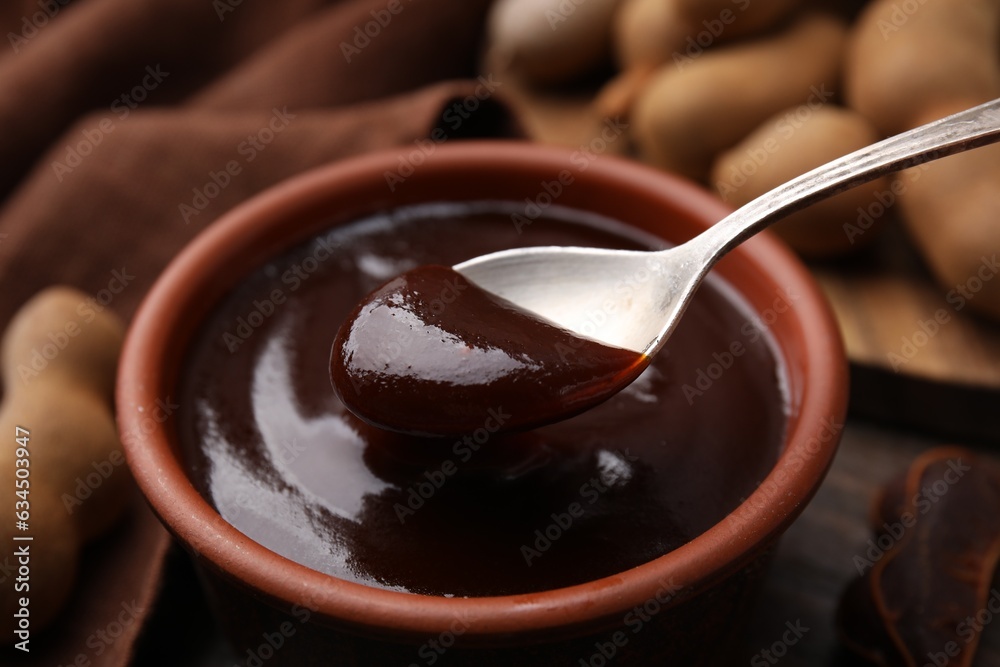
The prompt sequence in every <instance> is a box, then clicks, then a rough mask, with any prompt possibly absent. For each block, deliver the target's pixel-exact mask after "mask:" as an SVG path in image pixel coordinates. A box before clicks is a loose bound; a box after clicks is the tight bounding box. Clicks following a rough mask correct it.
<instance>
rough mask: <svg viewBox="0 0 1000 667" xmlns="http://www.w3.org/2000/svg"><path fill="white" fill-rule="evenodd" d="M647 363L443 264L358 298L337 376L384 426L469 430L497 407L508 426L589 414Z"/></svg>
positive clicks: (343, 394) (356, 404) (450, 432)
mask: <svg viewBox="0 0 1000 667" xmlns="http://www.w3.org/2000/svg"><path fill="white" fill-rule="evenodd" d="M642 360H643V355H642V354H641V353H637V352H633V351H630V350H623V349H621V348H617V347H610V346H607V345H602V344H601V343H599V342H597V341H594V340H591V339H588V338H583V337H581V336H577V335H576V334H574V333H573V332H571V331H568V330H566V329H563V328H562V327H560V326H558V325H556V324H553V323H551V322H548V321H547V320H545V319H544V318H542V317H539V316H537V315H535V314H533V313H531V312H529V311H526V310H523V309H521V308H519V307H517V306H516V305H514V304H513V303H511V302H509V301H507V300H505V299H502V298H501V297H498V296H497V295H495V294H492V293H491V292H488V291H486V290H483V289H480V288H479V287H478V286H476V285H475V284H474V283H472V282H470V281H469V280H467V279H466V278H465V276H463V275H462V274H460V273H458V272H457V271H455V270H453V269H451V268H450V267H447V266H440V265H433V264H432V265H426V266H420V267H417V268H416V269H413V270H411V271H407V272H406V273H404V274H403V275H401V276H398V277H396V278H393V279H392V280H390V281H389V282H388V283H386V284H385V285H383V286H382V287H380V288H379V289H377V290H375V291H374V292H373V293H372V294H370V295H369V296H367V297H365V299H364V300H363V301H362V302H361V303H360V304H358V307H357V308H356V309H355V310H354V311H352V312H351V314H350V315H349V316H348V318H347V321H346V322H345V323H344V324H343V325H342V326H341V328H340V331H339V332H338V333H337V338H336V340H335V341H334V343H333V351H332V354H331V359H330V376H331V378H332V381H333V385H334V388H335V389H336V390H337V395H338V396H339V397H340V399H341V400H342V401H343V402H344V405H345V406H347V408H348V409H349V410H351V412H353V413H354V414H356V415H358V416H359V417H361V418H362V419H364V420H365V421H367V422H368V423H370V424H372V425H374V426H378V427H381V428H385V429H389V430H392V431H397V432H400V433H408V434H411V435H425V436H435V437H440V436H460V435H462V434H465V433H471V432H473V431H475V430H476V429H477V428H479V427H480V426H482V424H483V420H484V419H486V418H487V416H488V412H487V411H488V410H489V409H490V408H491V407H495V406H497V405H502V406H504V408H505V409H506V410H507V412H509V413H510V416H509V418H506V419H505V420H504V423H503V424H501V425H500V430H501V431H503V432H510V431H516V430H522V429H524V428H526V427H529V426H537V425H539V424H547V423H550V422H555V421H558V420H560V419H563V418H566V417H569V416H572V415H574V414H578V413H580V412H583V411H584V410H586V409H587V408H590V407H593V406H594V405H597V404H598V403H601V402H603V400H604V397H605V396H606V395H607V394H608V393H611V392H614V391H616V390H617V389H618V388H620V387H623V386H624V385H625V384H626V383H627V381H628V378H629V377H631V375H632V374H631V373H630V371H631V370H632V369H633V368H635V367H636V366H637V365H638V364H639V363H640V362H642Z"/></svg>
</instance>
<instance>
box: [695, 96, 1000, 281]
mask: <svg viewBox="0 0 1000 667" xmlns="http://www.w3.org/2000/svg"><path fill="white" fill-rule="evenodd" d="M996 141H1000V99H997V100H993V101H992V102H987V103H985V104H981V105H979V106H977V107H973V108H971V109H967V110H965V111H962V112H960V113H957V114H954V115H952V116H948V117H947V118H942V119H941V120H937V121H934V122H932V123H928V124H927V125H921V126H920V127H917V128H914V129H912V130H909V131H907V132H903V133H901V134H897V135H895V136H893V137H889V138H888V139H885V140H883V141H880V142H878V143H876V144H872V145H871V146H867V147H865V148H862V149H861V150H858V151H855V152H853V153H851V154H849V155H845V156H844V157H841V158H838V159H836V160H834V161H832V162H828V163H826V164H824V165H822V166H820V167H817V168H816V169H813V170H812V171H809V172H806V173H805V174H803V175H802V176H799V177H798V178H795V179H793V180H791V181H788V182H787V183H785V184H784V185H781V186H778V187H777V188H775V189H774V190H771V191H770V192H767V193H765V194H763V195H761V196H760V197H758V198H757V199H755V200H753V201H751V202H750V203H749V204H747V205H746V206H743V207H742V208H740V209H739V210H738V211H736V212H735V213H732V214H731V215H729V216H727V217H725V218H723V219H722V220H721V221H719V222H718V223H717V224H716V225H714V226H713V227H712V228H710V229H709V230H708V231H706V232H704V233H702V234H701V235H700V236H698V237H697V238H696V239H693V240H692V241H691V243H692V245H697V246H698V247H699V248H703V249H704V253H705V256H704V260H705V263H706V265H707V266H711V264H713V263H714V262H715V261H716V260H717V259H719V258H720V257H722V256H723V255H724V254H726V253H727V252H729V251H730V250H732V249H733V248H734V247H736V246H737V245H739V244H740V243H742V242H743V241H745V240H746V239H748V238H749V237H751V236H753V235H754V234H756V233H757V232H759V231H760V230H762V229H764V228H766V227H768V226H770V225H771V224H773V223H775V222H777V221H778V220H780V219H782V218H784V217H785V216H787V215H789V214H791V213H794V212H795V211H798V210H800V209H803V208H805V207H807V206H809V205H810V204H813V203H815V202H817V201H820V200H823V199H826V198H827V197H831V196H833V195H835V194H837V193H839V192H843V191H844V190H849V189H850V188H853V187H855V186H858V185H861V184H862V183H867V182H868V181H872V180H874V179H876V178H878V177H880V176H884V175H885V174H888V173H891V172H894V171H899V170H901V169H907V168H909V167H914V166H916V165H918V164H923V163H924V162H930V161H932V160H937V159H939V158H943V157H946V156H948V155H953V154H955V153H960V152H962V151H966V150H969V149H971V148H978V147H980V146H986V145H988V144H992V143H994V142H996Z"/></svg>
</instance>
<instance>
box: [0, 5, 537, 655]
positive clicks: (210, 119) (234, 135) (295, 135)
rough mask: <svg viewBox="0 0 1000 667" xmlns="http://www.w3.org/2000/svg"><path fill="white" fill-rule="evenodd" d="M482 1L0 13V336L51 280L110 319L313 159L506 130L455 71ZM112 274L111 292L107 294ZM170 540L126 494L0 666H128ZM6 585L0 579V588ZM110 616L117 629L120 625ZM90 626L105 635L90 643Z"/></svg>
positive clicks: (497, 112)
mask: <svg viewBox="0 0 1000 667" xmlns="http://www.w3.org/2000/svg"><path fill="white" fill-rule="evenodd" d="M488 4H489V0H461V1H458V0H341V1H339V2H337V1H329V0H328V1H324V0H281V1H280V2H265V1H264V0H142V1H141V2H134V1H132V0H73V1H72V2H69V0H20V1H18V2H8V3H3V5H2V6H0V34H2V35H3V36H4V43H3V44H0V127H2V128H3V130H4V131H3V132H0V157H2V159H0V197H3V199H2V204H0V287H2V291H0V324H4V325H5V324H6V323H7V322H8V321H9V320H10V317H11V316H12V314H13V313H14V312H15V311H16V310H17V308H18V307H19V306H20V305H21V304H22V303H24V302H25V301H26V300H27V299H28V298H30V297H31V296H32V295H33V294H34V293H35V292H37V291H38V290H40V289H42V288H43V287H45V286H47V285H50V284H56V283H63V284H70V285H74V286H76V287H78V288H80V289H82V290H84V291H86V292H88V293H90V294H92V295H94V296H95V298H97V299H98V300H99V301H100V302H102V303H106V305H107V307H109V308H111V309H112V310H114V311H115V312H117V313H118V314H119V315H121V316H122V317H124V318H126V319H128V318H129V317H130V316H131V315H132V314H133V312H134V311H135V309H136V307H137V306H138V304H139V302H140V301H141V300H142V298H143V296H144V294H145V293H146V291H147V290H148V288H149V287H150V285H151V284H152V283H153V281H154V280H155V279H156V277H157V275H158V274H159V273H160V271H161V270H162V269H163V268H164V266H165V265H166V264H167V263H168V262H169V261H170V259H171V258H172V257H173V256H174V255H175V254H176V253H177V252H178V251H179V250H180V249H181V248H182V247H183V246H184V244H185V243H187V242H188V241H189V240H190V239H191V238H192V237H193V236H194V235H196V234H197V233H198V232H199V231H201V230H202V229H204V227H205V226H206V225H208V224H209V223H211V221H212V220H213V219H215V218H216V217H218V216H219V215H220V214H222V213H223V212H225V211H226V210H227V209H229V208H231V207H232V206H234V205H235V204H237V203H239V202H241V201H243V200H244V199H246V198H248V197H250V196H252V195H254V194H255V193H257V192H259V191H260V190H262V189H264V188H266V187H268V186H270V185H272V184H274V183H276V182H278V181H280V180H282V179H284V178H286V177H288V176H291V175H293V174H296V173H298V172H301V171H303V170H306V169H309V168H311V167H314V166H316V165H319V164H322V163H324V162H328V161H331V160H334V159H337V158H341V157H344V156H349V155H354V154H358V153H362V152H365V151H369V150H372V149H376V148H383V147H388V146H393V145H405V144H408V143H410V142H413V141H415V140H417V139H419V138H421V137H424V136H427V135H428V134H429V133H430V132H431V130H433V129H434V128H436V127H442V128H443V129H445V130H446V131H448V132H449V138H452V139H460V138H465V137H476V136H485V137H490V136H519V135H520V131H519V129H518V126H517V124H516V122H514V120H513V119H512V118H511V116H510V115H509V114H508V113H507V111H506V108H505V107H504V105H503V104H502V102H500V101H499V98H500V97H502V93H503V91H502V90H499V91H497V90H496V88H497V87H502V84H501V83H499V82H493V81H490V80H477V79H475V78H473V77H474V75H475V71H476V62H477V59H478V51H479V42H480V38H481V33H482V29H481V26H482V24H483V19H484V15H485V12H486V9H487V7H488ZM484 89H488V92H489V93H490V94H491V95H492V94H493V93H494V92H496V96H492V97H490V99H488V100H487V102H486V103H484V104H483V105H481V107H480V110H479V111H478V112H477V113H476V115H475V116H473V117H472V118H470V119H469V120H467V121H465V122H464V123H462V124H461V126H459V127H458V128H457V129H456V128H455V127H453V125H454V124H453V123H445V122H444V121H443V118H442V114H443V112H444V111H445V110H446V109H447V108H448V107H449V106H450V105H451V104H452V103H453V102H454V101H455V100H457V99H461V98H464V97H465V96H467V95H470V94H473V93H474V92H477V91H478V92H479V93H482V92H483V90H484ZM233 165H235V168H234V166H233ZM237 168H238V169H237ZM226 175H228V178H226ZM213 184H214V185H213ZM113 279H117V282H115V283H114V287H115V288H119V287H120V285H121V283H122V282H125V283H127V284H126V285H125V287H124V289H117V290H116V291H112V290H109V289H108V288H109V284H110V283H111V281H112V280H113ZM168 545H169V538H168V537H167V534H166V532H165V531H164V530H163V529H162V528H161V527H160V526H159V524H158V523H157V522H156V520H155V518H154V517H153V516H152V514H151V513H150V512H149V510H148V509H147V508H145V506H144V505H143V503H142V502H141V500H139V499H138V498H137V500H136V503H135V506H134V508H133V510H132V511H131V513H130V514H129V516H128V518H127V520H126V521H124V522H123V523H122V524H121V525H119V526H118V527H117V528H116V529H115V531H114V532H113V533H112V534H110V535H108V536H106V537H104V538H102V539H101V540H99V541H98V542H96V543H93V544H91V545H90V546H89V547H87V549H86V550H85V554H84V559H83V564H82V571H81V576H80V580H81V584H80V585H79V587H78V589H77V591H76V592H75V594H74V597H73V599H72V601H71V603H70V605H69V608H68V609H67V610H66V611H65V613H64V614H63V615H62V616H61V617H60V619H59V621H58V622H57V623H56V624H55V626H54V627H52V628H50V629H49V630H48V631H46V632H44V633H39V634H37V635H35V636H34V637H33V639H32V642H31V648H32V650H31V653H30V654H29V655H23V654H21V653H20V652H18V651H13V650H10V649H2V650H0V663H3V664H23V665H71V664H89V665H93V666H95V667H97V666H110V665H126V664H128V663H129V660H130V656H131V655H132V650H133V645H134V643H135V640H136V637H137V636H138V635H139V634H140V633H141V631H142V627H143V622H144V620H145V619H146V618H147V617H148V616H149V614H150V612H151V610H152V608H153V607H154V606H155V601H156V595H157V591H158V588H157V587H158V580H159V576H160V573H161V568H162V563H163V559H164V554H165V553H166V551H167V547H168ZM9 586H10V582H9V581H7V582H0V594H2V595H10V594H12V593H11V591H10V590H9ZM123 605H124V606H123ZM126 607H127V609H126ZM123 610H125V611H128V614H126V615H127V616H128V617H129V621H130V622H129V623H127V624H124V623H123V624H121V625H122V627H120V628H119V626H118V625H116V622H117V621H118V619H120V617H121V615H122V614H123V613H124V612H123ZM109 630H114V631H115V632H114V633H111V632H109ZM101 631H104V634H105V636H109V635H110V634H116V635H117V636H116V637H115V638H113V641H111V642H110V643H107V642H105V641H104V640H102V639H99V638H98V639H95V637H97V636H98V633H100V632H101Z"/></svg>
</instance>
